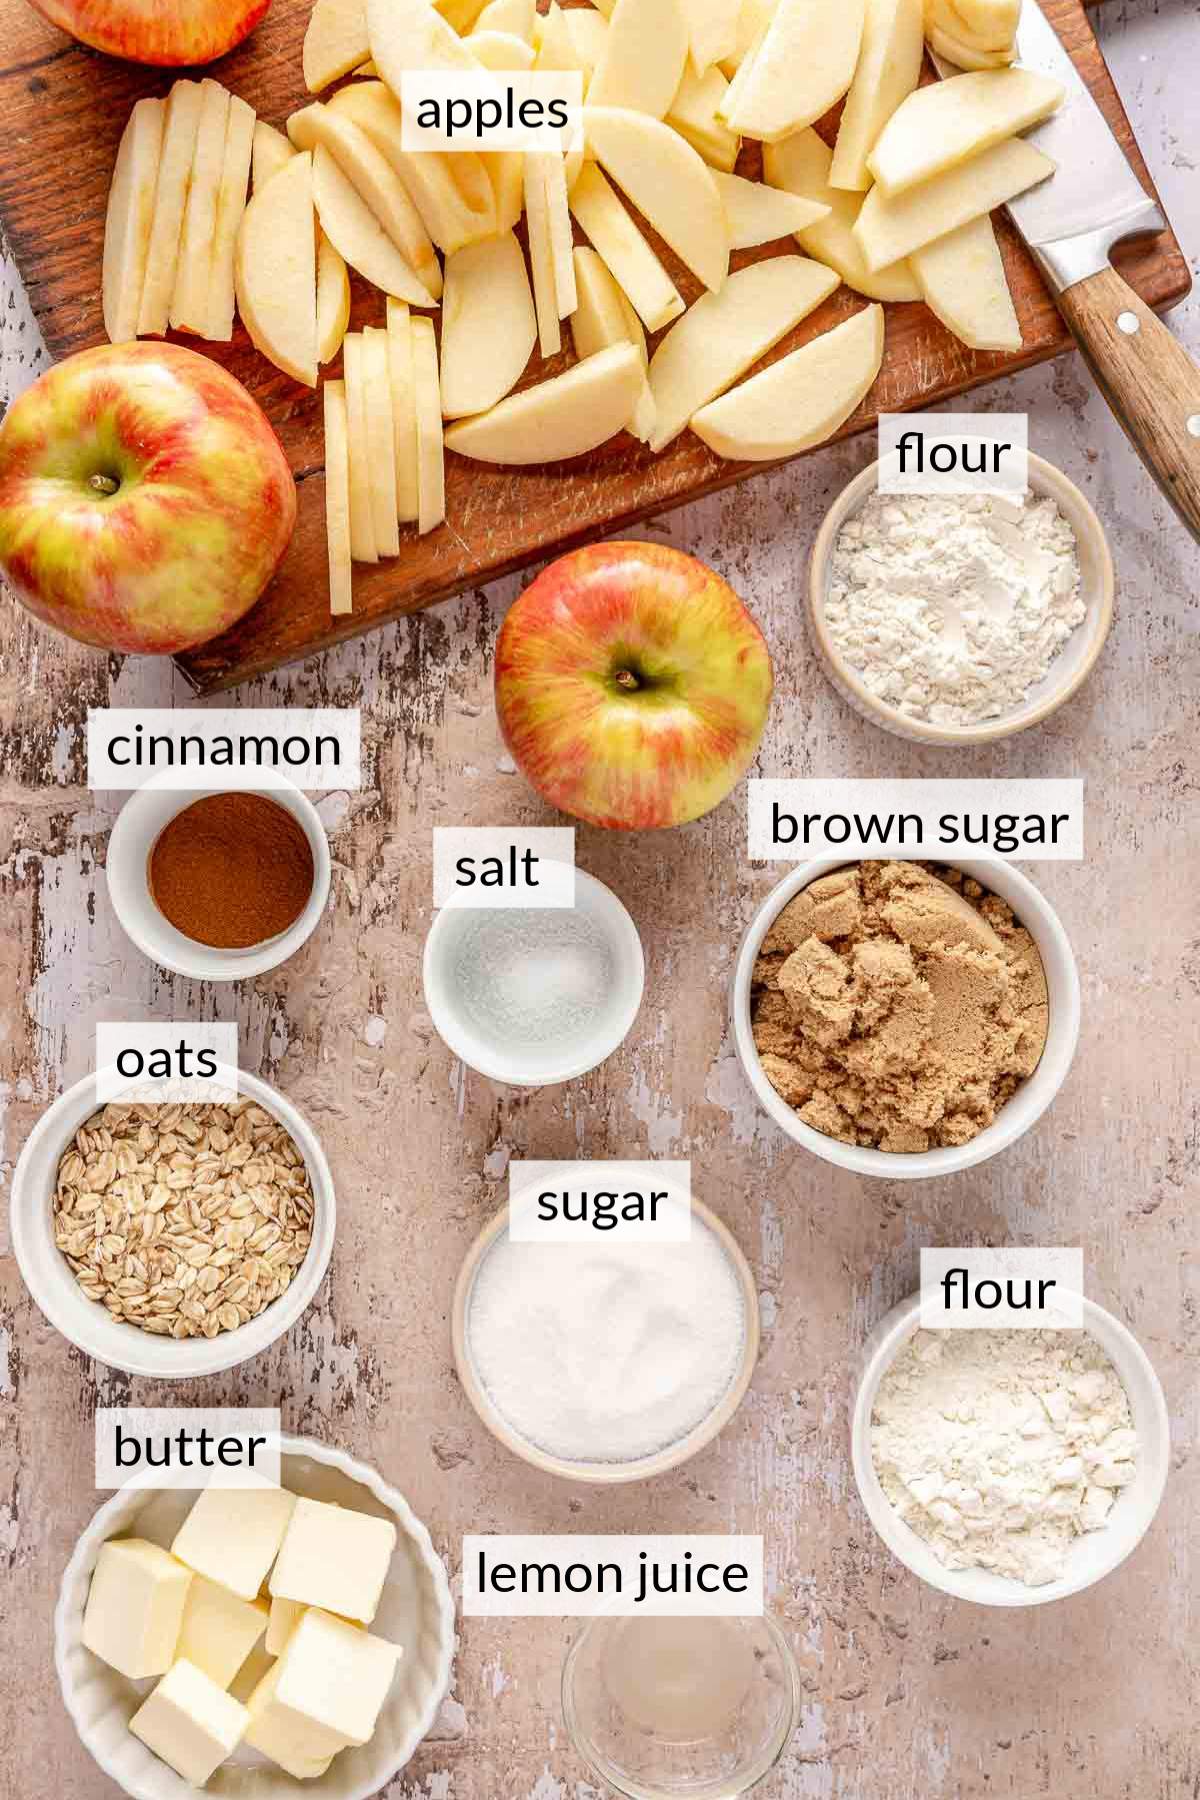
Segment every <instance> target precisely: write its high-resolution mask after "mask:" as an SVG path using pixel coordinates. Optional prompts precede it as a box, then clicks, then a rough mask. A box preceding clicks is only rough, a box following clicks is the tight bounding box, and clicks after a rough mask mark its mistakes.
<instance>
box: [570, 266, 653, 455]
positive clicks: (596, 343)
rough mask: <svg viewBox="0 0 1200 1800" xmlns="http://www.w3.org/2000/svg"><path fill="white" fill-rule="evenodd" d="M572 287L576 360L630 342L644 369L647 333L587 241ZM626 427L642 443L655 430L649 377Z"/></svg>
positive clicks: (581, 359) (573, 334) (572, 327)
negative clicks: (574, 293)
mask: <svg viewBox="0 0 1200 1800" xmlns="http://www.w3.org/2000/svg"><path fill="white" fill-rule="evenodd" d="M575 288H576V292H577V295H578V304H577V306H576V308H575V311H574V312H573V313H572V314H571V336H572V338H573V339H574V342H575V354H576V356H577V357H578V358H579V360H580V361H581V362H582V361H583V359H584V357H587V356H598V355H599V354H600V352H601V350H607V349H609V348H610V346H611V345H613V344H632V345H633V347H634V349H635V350H636V351H637V353H638V357H639V359H640V361H641V365H642V369H643V372H644V371H645V370H646V368H647V356H646V334H645V332H644V331H643V330H642V325H641V320H640V319H639V318H638V316H637V314H636V313H635V312H634V310H633V308H632V307H631V306H630V304H629V302H628V300H626V298H625V296H624V294H623V293H622V292H621V290H620V288H619V287H618V286H617V284H616V282H615V280H614V279H613V277H612V276H611V275H610V274H609V272H608V270H607V269H606V268H605V266H604V264H603V263H602V262H601V260H600V258H599V257H598V256H597V255H596V252H595V251H594V250H592V249H590V248H589V247H588V246H587V245H586V244H580V245H579V246H578V247H577V248H576V250H575ZM629 429H630V431H632V433H633V435H634V437H637V438H641V440H642V442H643V443H646V442H648V441H649V438H650V435H651V433H652V432H653V430H654V398H653V395H652V394H651V392H650V386H649V382H648V381H645V380H643V382H642V388H641V392H640V393H639V395H638V400H637V405H636V406H635V407H634V409H633V415H632V417H631V419H630V421H629Z"/></svg>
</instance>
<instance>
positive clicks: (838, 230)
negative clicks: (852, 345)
mask: <svg viewBox="0 0 1200 1800" xmlns="http://www.w3.org/2000/svg"><path fill="white" fill-rule="evenodd" d="M830 161H831V155H830V150H829V146H828V145H827V144H826V143H825V142H824V140H823V139H822V138H820V137H818V136H817V134H816V132H815V131H814V130H813V128H812V126H811V125H806V126H805V128H804V130H803V131H798V132H796V134H795V135H794V136H793V137H790V138H784V140H783V142H782V143H780V144H768V145H766V147H765V148H764V150H763V173H764V175H765V177H766V179H767V181H769V182H770V183H771V185H772V186H773V187H778V188H785V189H786V190H787V192H788V193H790V194H802V195H804V197H805V198H806V199H809V200H814V201H817V202H819V203H820V204H821V205H823V206H827V207H828V208H829V215H828V217H827V218H824V219H818V220H817V221H816V223H815V224H813V225H806V226H804V227H803V228H802V229H801V230H800V231H798V232H797V233H796V238H797V241H798V243H799V244H800V247H801V249H802V250H807V251H808V254H809V255H810V256H815V257H816V258H817V260H818V261H819V262H824V263H828V264H829V266H830V268H831V269H836V270H837V272H838V274H839V275H840V276H841V278H842V280H843V281H844V282H845V283H846V286H847V287H852V288H853V289H854V291H855V293H857V294H865V295H866V296H867V298H868V299H870V300H893V301H902V300H919V299H920V298H921V285H920V283H919V282H918V280H917V278H916V276H915V275H914V274H913V271H912V270H911V269H910V268H909V266H908V264H907V263H906V262H898V263H894V264H893V265H892V266H891V268H887V269H877V270H876V271H875V272H874V273H872V272H871V270H869V269H868V268H867V263H866V258H865V257H864V256H863V253H862V249H861V247H860V245H859V242H858V239H857V238H856V237H855V235H854V225H855V222H856V221H857V219H858V215H859V213H860V211H861V210H862V196H861V194H851V193H848V192H847V191H846V190H845V189H844V188H835V187H830V185H829V165H830Z"/></svg>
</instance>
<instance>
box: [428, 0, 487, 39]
mask: <svg viewBox="0 0 1200 1800" xmlns="http://www.w3.org/2000/svg"><path fill="white" fill-rule="evenodd" d="M436 4H437V9H438V11H439V12H440V13H441V15H442V17H443V19H445V20H446V22H447V24H449V25H452V26H453V27H454V29H455V31H457V33H458V35H459V37H466V35H467V33H468V31H472V30H473V29H474V27H475V22H476V20H477V19H478V17H479V15H480V13H481V12H482V11H483V8H484V0H436Z"/></svg>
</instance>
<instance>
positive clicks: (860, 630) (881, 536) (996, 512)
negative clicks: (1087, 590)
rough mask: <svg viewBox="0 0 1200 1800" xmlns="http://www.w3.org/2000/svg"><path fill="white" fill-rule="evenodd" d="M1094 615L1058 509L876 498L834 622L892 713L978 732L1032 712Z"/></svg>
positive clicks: (831, 603) (836, 582) (849, 530)
mask: <svg viewBox="0 0 1200 1800" xmlns="http://www.w3.org/2000/svg"><path fill="white" fill-rule="evenodd" d="M1086 610H1087V609H1086V607H1085V605H1084V603H1083V601H1082V599H1081V598H1080V594H1079V551H1078V546H1077V544H1076V542H1075V533H1074V532H1073V531H1072V529H1071V526H1070V525H1069V523H1068V522H1067V520H1066V519H1064V517H1063V515H1062V513H1061V512H1060V511H1059V510H1058V507H1057V505H1056V504H1055V502H1054V501H1053V500H1051V499H1038V498H1037V497H1036V496H1035V495H1032V494H1027V495H1026V496H1025V497H1024V498H1023V499H1018V498H1015V497H1000V496H996V495H986V494H970V495H942V494H872V495H871V497H870V498H869V499H868V501H867V502H866V504H865V506H863V507H862V508H861V510H860V511H859V512H857V513H856V514H854V516H853V517H852V518H849V519H847V520H846V523H845V524H844V525H843V526H842V529H841V531H840V533H839V534H838V540H837V544H836V546H835V549H834V553H833V559H832V567H831V571H830V582H829V592H828V597H827V600H826V604H825V618H826V621H827V624H828V628H829V633H830V636H831V638H832V640H833V642H834V644H835V645H836V646H837V648H838V650H839V651H840V652H841V654H842V655H843V656H844V657H845V659H846V661H847V662H848V663H849V664H850V666H851V667H852V668H853V669H854V670H855V672H856V673H857V674H858V676H859V678H860V679H861V680H862V682H863V683H864V685H865V686H866V687H867V688H868V689H869V690H870V692H871V693H872V694H874V695H875V696H876V697H877V698H878V699H879V700H882V701H883V702H884V703H885V704H886V705H888V706H893V707H895V708H896V709H897V710H898V711H899V712H902V713H904V714H905V715H906V716H907V717H908V718H911V719H916V720H922V721H924V722H926V723H928V724H934V725H975V724H979V723H980V722H981V721H983V720H985V719H991V718H995V717H996V716H997V715H998V714H1001V713H1005V712H1008V711H1010V710H1011V709H1012V708H1013V707H1015V706H1019V705H1020V704H1021V702H1022V701H1023V700H1024V699H1025V698H1026V696H1027V695H1028V693H1029V691H1030V689H1031V688H1033V687H1035V686H1036V685H1037V683H1038V682H1039V681H1041V679H1042V678H1043V676H1044V675H1045V674H1046V673H1047V671H1048V669H1049V667H1050V664H1051V663H1052V662H1053V660H1054V658H1055V656H1057V654H1058V652H1059V651H1060V650H1061V649H1062V646H1063V645H1064V644H1065V643H1066V641H1067V639H1068V638H1069V637H1070V635H1071V633H1072V632H1073V631H1074V630H1075V629H1076V627H1077V626H1079V625H1080V624H1082V622H1083V619H1084V617H1085V614H1086Z"/></svg>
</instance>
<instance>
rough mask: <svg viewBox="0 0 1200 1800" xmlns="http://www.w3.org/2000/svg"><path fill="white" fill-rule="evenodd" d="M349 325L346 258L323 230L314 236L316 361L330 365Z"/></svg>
mask: <svg viewBox="0 0 1200 1800" xmlns="http://www.w3.org/2000/svg"><path fill="white" fill-rule="evenodd" d="M349 323H350V276H349V274H348V273H347V270H346V259H345V258H344V257H343V255H342V253H341V251H340V250H338V249H337V248H336V246H335V245H333V244H331V243H330V241H329V239H328V238H327V237H326V236H325V233H324V232H323V231H321V232H319V233H318V235H317V361H318V362H319V363H322V364H324V363H329V362H332V361H333V359H334V357H335V356H336V355H337V353H338V351H339V350H340V349H341V347H342V339H343V338H344V337H345V335H346V327H347V325H349Z"/></svg>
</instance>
